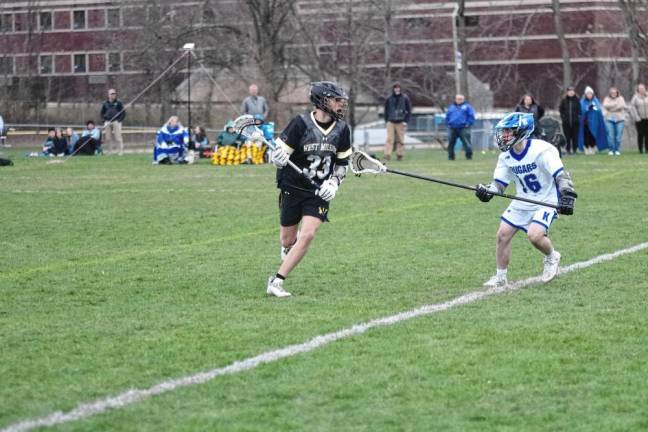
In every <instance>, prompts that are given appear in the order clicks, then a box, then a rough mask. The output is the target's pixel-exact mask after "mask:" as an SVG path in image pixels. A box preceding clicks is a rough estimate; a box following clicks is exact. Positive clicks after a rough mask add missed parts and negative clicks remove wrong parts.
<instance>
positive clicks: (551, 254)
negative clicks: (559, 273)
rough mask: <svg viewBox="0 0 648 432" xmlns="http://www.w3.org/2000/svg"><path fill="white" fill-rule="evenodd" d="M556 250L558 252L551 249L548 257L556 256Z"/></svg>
mask: <svg viewBox="0 0 648 432" xmlns="http://www.w3.org/2000/svg"><path fill="white" fill-rule="evenodd" d="M554 252H556V250H555V249H551V252H549V253H548V254H547V255H546V256H547V258H553V256H554Z"/></svg>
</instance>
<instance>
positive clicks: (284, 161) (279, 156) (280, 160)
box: [271, 146, 290, 168]
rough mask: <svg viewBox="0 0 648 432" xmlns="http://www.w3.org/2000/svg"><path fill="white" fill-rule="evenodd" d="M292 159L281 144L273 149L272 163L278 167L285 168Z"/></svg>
mask: <svg viewBox="0 0 648 432" xmlns="http://www.w3.org/2000/svg"><path fill="white" fill-rule="evenodd" d="M289 159H290V155H289V154H288V153H287V152H286V150H284V149H283V148H282V147H281V146H277V147H276V148H275V149H274V150H273V151H272V159H271V161H272V164H273V165H274V166H276V167H277V168H283V167H285V166H286V165H288V160H289Z"/></svg>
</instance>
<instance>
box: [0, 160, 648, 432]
mask: <svg viewBox="0 0 648 432" xmlns="http://www.w3.org/2000/svg"><path fill="white" fill-rule="evenodd" d="M16 156H18V155H17V154H16ZM16 162H17V163H16V166H14V167H11V168H0V202H1V203H2V204H1V205H0V220H1V221H2V231H1V234H0V347H1V349H0V428H3V427H6V426H9V425H11V424H13V423H15V422H18V421H20V420H23V419H27V418H34V417H41V416H45V415H48V414H50V413H52V412H54V411H58V410H61V411H67V410H70V409H73V408H74V407H76V406H77V405H78V404H79V403H83V402H90V401H93V400H96V399H98V398H101V397H104V396H110V395H115V394H118V393H121V392H123V391H125V390H127V389H130V388H148V387H150V386H152V385H155V384H156V383H159V382H161V381H164V380H167V379H172V378H178V377H183V376H186V375H189V374H193V373H196V372H199V371H204V370H209V369H213V368H217V367H221V366H225V365H228V364H230V363H232V362H234V361H236V360H241V359H245V358H248V357H250V356H255V355H257V354H260V353H262V352H264V351H268V350H272V349H276V348H281V347H284V346H286V345H289V344H295V343H301V342H303V341H306V340H308V339H310V338H312V337H313V336H316V335H320V334H323V333H327V332H331V331H335V330H339V329H343V328H347V327H350V326H352V325H354V324H356V323H359V322H363V321H366V320H369V319H372V318H377V317H382V316H385V315H390V314H393V313H397V312H401V311H406V310H409V309H412V308H415V307H417V306H420V305H423V304H431V303H439V302H443V301H446V300H449V299H452V298H454V297H457V296H459V295H461V294H464V293H468V292H472V291H476V290H480V289H481V284H482V282H483V281H484V280H485V279H486V278H487V277H489V276H490V275H491V273H492V271H493V270H494V234H495V231H496V229H497V226H498V223H499V222H498V218H499V215H500V214H501V212H502V211H503V209H504V208H505V206H506V205H507V204H508V202H506V201H505V200H503V199H497V198H496V199H494V200H493V201H491V202H490V203H488V204H483V203H480V202H479V201H478V200H477V199H476V198H475V197H474V196H473V195H472V194H471V193H470V192H467V191H462V190H458V189H453V188H449V187H443V186H439V185H435V184H432V183H427V182H420V181H416V180H412V179H407V178H402V177H397V176H388V175H385V176H379V177H375V176H362V177H360V178H356V177H353V176H351V177H350V178H349V179H348V181H347V182H346V183H345V184H344V185H343V187H342V188H341V189H340V192H339V194H338V197H337V198H336V199H335V200H334V201H333V203H332V206H331V214H330V217H331V220H332V223H330V224H327V225H325V226H324V227H323V228H322V230H321V231H320V233H319V236H318V237H317V239H316V240H315V243H314V245H313V247H312V249H311V251H310V252H309V254H308V255H307V257H306V259H305V260H304V262H302V264H301V265H300V266H299V267H298V268H297V269H296V271H295V272H294V273H293V274H292V275H291V277H290V278H289V279H288V280H287V282H286V289H287V290H288V291H290V292H292V293H293V297H292V298H289V299H274V298H268V297H266V296H265V282H266V279H267V277H268V276H269V275H270V274H272V273H273V272H274V271H275V270H276V267H277V265H278V259H279V245H278V227H277V223H278V222H277V208H276V201H277V192H276V189H275V188H274V184H273V176H274V171H273V169H272V168H271V167H269V166H253V167H249V166H241V167H218V168H215V167H212V166H210V165H208V164H207V163H206V162H203V163H202V164H199V165H194V166H172V167H167V166H152V165H151V164H150V158H149V157H147V156H125V157H123V158H117V157H100V158H78V159H73V160H70V161H69V162H68V163H66V164H64V165H49V164H46V162H45V160H31V159H30V160H25V159H22V158H20V157H16ZM565 163H566V165H567V167H568V169H569V170H571V171H572V172H573V176H574V179H575V183H576V187H577V190H578V192H579V195H580V198H579V199H578V202H577V207H576V214H575V215H574V216H573V217H561V218H560V219H559V220H558V221H557V222H556V223H555V224H554V226H553V228H552V232H551V234H552V239H553V240H554V243H555V244H556V246H557V249H558V250H559V251H560V252H561V253H562V255H563V264H565V265H566V264H571V263H574V262H577V261H583V260H586V259H589V258H592V257H594V256H597V255H600V254H603V253H608V252H613V251H616V250H619V249H622V248H625V247H628V246H632V245H635V244H638V243H642V242H646V241H648V200H647V199H646V192H647V191H648V188H647V187H646V185H647V184H648V156H645V155H639V154H630V153H627V154H624V155H623V156H621V157H616V158H612V157H608V156H607V155H605V156H604V155H600V156H590V157H585V156H580V157H570V158H567V159H566V162H565ZM494 164H495V155H494V154H488V155H480V154H478V155H476V160H474V161H471V162H469V161H464V160H458V161H456V162H454V163H450V162H448V161H446V160H445V158H444V154H443V153H441V152H436V151H416V152H411V153H409V154H408V158H407V160H406V161H405V162H402V163H399V164H398V165H396V163H394V166H397V167H398V168H399V169H402V170H406V171H413V172H418V173H421V174H426V175H431V176H437V177H441V178H448V179H453V180H456V181H460V182H465V183H467V184H475V183H478V182H484V181H488V179H489V178H490V177H491V174H492V169H493V167H494ZM513 248H514V255H513V260H512V263H511V267H510V270H509V278H510V279H514V280H518V279H522V278H525V277H528V276H532V275H536V274H539V273H540V271H541V268H542V261H541V258H542V257H541V255H540V254H539V253H538V252H536V251H534V250H532V248H531V247H530V245H529V244H528V243H527V242H526V240H525V238H523V237H522V236H517V238H516V239H515V240H514V246H513ZM647 262H648V252H647V251H645V250H644V251H643V252H639V253H636V254H633V255H627V256H623V257H620V258H618V259H616V260H614V261H611V262H609V263H604V264H600V265H596V266H593V267H591V268H588V269H584V270H580V271H576V272H573V273H570V274H568V275H564V276H562V277H560V278H558V279H557V280H555V281H553V282H551V283H550V284H547V285H533V286H529V287H527V288H524V289H522V290H520V291H516V292H514V293H508V294H507V293H504V294H501V295H497V296H493V297H489V298H488V299H485V300H482V301H478V302H475V303H472V304H470V305H466V306H462V307H457V308H453V309H451V310H448V311H445V312H441V313H437V314H434V315H431V316H428V317H422V318H417V319H413V320H410V321H407V322H405V323H401V324H397V325H394V326H390V327H384V328H380V329H375V330H371V331H369V332H367V333H366V334H364V335H361V336H357V337H352V338H348V339H345V340H342V341H339V342H335V343H333V344H330V345H327V346H325V347H323V348H321V349H318V350H315V351H313V352H310V353H306V354H302V355H299V356H295V357H292V358H289V359H284V360H280V361H277V362H275V363H271V364H267V365H262V366H260V367H258V368H256V369H253V370H251V371H247V372H242V373H239V374H235V375H230V376H225V377H219V378H217V379H214V380H212V381H210V382H208V383H206V384H202V385H198V386H193V387H188V388H183V389H180V390H177V391H172V392H169V393H166V394H164V395H161V396H157V397H153V398H150V399H147V400H145V401H143V402H141V403H137V404H133V405H130V406H128V407H126V408H124V409H119V410H112V411H109V412H106V413H103V414H99V415H96V416H93V417H90V418H88V419H83V420H79V421H76V422H71V423H67V424H64V425H61V426H58V427H55V428H54V429H55V430H64V431H77V430H79V431H89V430H113V431H132V430H137V431H160V430H165V431H198V430H226V431H239V430H245V431H270V430H273V431H301V430H309V431H311V430H312V431H329V430H345V431H346V430H351V431H381V430H390V431H391V430H394V431H419V430H444V431H445V430H456V431H465V430H472V431H484V430H510V431H518V430H570V431H591V430H606V431H626V430H642V429H643V430H648V386H646V379H647V377H648V362H647V361H646V359H648V314H647V313H646V311H648V296H647V295H646V293H647V292H648V278H647V269H648V265H647Z"/></svg>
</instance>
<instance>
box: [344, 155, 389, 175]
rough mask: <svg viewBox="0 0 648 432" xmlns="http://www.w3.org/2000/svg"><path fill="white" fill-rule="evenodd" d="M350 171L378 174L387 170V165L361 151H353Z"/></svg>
mask: <svg viewBox="0 0 648 432" xmlns="http://www.w3.org/2000/svg"><path fill="white" fill-rule="evenodd" d="M351 171H353V173H354V174H365V173H371V174H380V173H384V172H387V167H386V166H385V165H383V164H382V163H380V161H379V160H377V159H374V158H372V157H371V156H369V155H368V154H367V153H365V152H363V151H355V152H353V154H352V155H351Z"/></svg>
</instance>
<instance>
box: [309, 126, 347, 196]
mask: <svg viewBox="0 0 648 432" xmlns="http://www.w3.org/2000/svg"><path fill="white" fill-rule="evenodd" d="M340 140H341V141H340V143H339V146H338V150H337V153H336V154H335V160H334V162H333V167H332V168H331V176H330V177H329V178H328V179H327V180H324V182H323V183H322V186H321V187H320V189H319V192H318V195H319V196H320V198H322V199H323V200H325V201H331V200H332V199H333V198H335V194H336V193H337V190H338V188H339V187H340V185H341V184H342V182H343V181H344V179H345V178H346V175H347V170H348V169H349V157H350V156H351V153H353V149H352V148H351V130H350V129H349V128H348V127H346V128H345V130H344V131H343V132H342V135H341V137H340Z"/></svg>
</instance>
